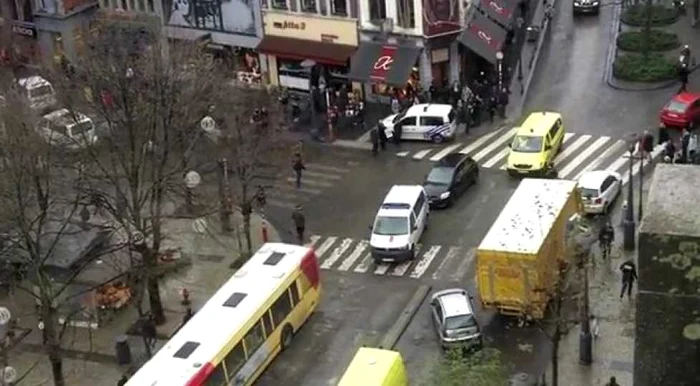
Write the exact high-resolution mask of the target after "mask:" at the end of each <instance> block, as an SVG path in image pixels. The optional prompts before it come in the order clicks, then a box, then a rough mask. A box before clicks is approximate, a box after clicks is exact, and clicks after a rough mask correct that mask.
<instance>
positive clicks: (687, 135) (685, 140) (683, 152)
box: [680, 128, 690, 164]
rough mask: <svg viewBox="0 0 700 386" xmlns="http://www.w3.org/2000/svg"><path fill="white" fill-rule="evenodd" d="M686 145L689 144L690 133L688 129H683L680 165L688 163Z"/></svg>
mask: <svg viewBox="0 0 700 386" xmlns="http://www.w3.org/2000/svg"><path fill="white" fill-rule="evenodd" d="M688 144H690V131H688V129H687V128H686V129H683V134H681V160H680V163H683V164H684V163H687V161H688Z"/></svg>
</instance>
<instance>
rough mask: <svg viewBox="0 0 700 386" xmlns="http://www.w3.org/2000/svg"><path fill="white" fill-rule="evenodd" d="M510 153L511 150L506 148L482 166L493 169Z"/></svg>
mask: <svg viewBox="0 0 700 386" xmlns="http://www.w3.org/2000/svg"><path fill="white" fill-rule="evenodd" d="M509 151H510V148H508V147H504V148H503V149H501V151H499V152H498V154H496V155H495V156H493V157H491V158H490V159H489V160H488V161H486V162H484V164H483V165H482V166H483V167H485V168H491V167H493V165H495V164H496V163H498V162H499V161H501V160H502V159H503V158H505V156H506V155H507V154H508V152H509Z"/></svg>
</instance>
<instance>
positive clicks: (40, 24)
mask: <svg viewBox="0 0 700 386" xmlns="http://www.w3.org/2000/svg"><path fill="white" fill-rule="evenodd" d="M28 1H33V4H34V7H35V8H34V23H35V25H36V30H37V39H38V42H39V46H40V48H41V52H42V59H43V62H44V64H51V63H57V62H60V60H61V58H62V57H65V58H66V59H68V60H69V61H76V60H77V57H78V56H79V55H80V52H81V51H82V50H83V43H84V39H85V36H86V34H87V33H88V31H89V28H90V21H91V20H92V17H93V16H94V14H95V11H96V10H97V7H98V2H97V0H28ZM115 1H116V0H115ZM124 1H125V2H126V1H127V0H124ZM144 1H145V0H144Z"/></svg>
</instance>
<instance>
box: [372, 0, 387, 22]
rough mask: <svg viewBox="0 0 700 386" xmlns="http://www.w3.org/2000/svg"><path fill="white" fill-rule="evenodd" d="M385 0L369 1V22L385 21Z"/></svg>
mask: <svg viewBox="0 0 700 386" xmlns="http://www.w3.org/2000/svg"><path fill="white" fill-rule="evenodd" d="M385 1H386V0H369V18H370V19H371V20H384V19H386V3H385Z"/></svg>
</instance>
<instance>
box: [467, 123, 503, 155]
mask: <svg viewBox="0 0 700 386" xmlns="http://www.w3.org/2000/svg"><path fill="white" fill-rule="evenodd" d="M501 131H503V129H498V130H496V131H494V132H493V133H488V134H486V135H482V136H481V137H479V138H477V139H476V141H474V142H472V143H471V144H470V145H469V146H467V147H465V148H464V149H462V150H460V151H459V154H470V153H471V152H473V151H474V150H476V149H478V148H480V147H481V145H483V144H485V143H486V142H488V141H489V140H490V139H491V138H493V137H495V136H496V135H498V134H499V133H500V132H501Z"/></svg>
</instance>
